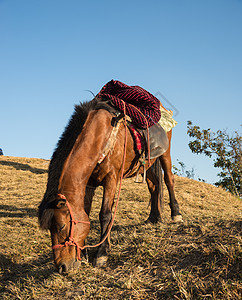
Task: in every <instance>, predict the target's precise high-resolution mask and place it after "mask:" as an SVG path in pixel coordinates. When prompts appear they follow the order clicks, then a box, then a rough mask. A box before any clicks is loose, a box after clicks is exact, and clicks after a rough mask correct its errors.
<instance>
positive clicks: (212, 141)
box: [187, 121, 242, 197]
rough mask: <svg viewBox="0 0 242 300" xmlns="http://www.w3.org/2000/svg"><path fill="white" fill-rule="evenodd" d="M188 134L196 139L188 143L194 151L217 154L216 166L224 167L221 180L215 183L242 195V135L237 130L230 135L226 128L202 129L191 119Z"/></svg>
mask: <svg viewBox="0 0 242 300" xmlns="http://www.w3.org/2000/svg"><path fill="white" fill-rule="evenodd" d="M187 134H188V135H189V137H191V138H193V139H194V140H193V141H190V142H189V144H188V145H189V147H190V149H191V150H192V152H193V153H196V154H205V155H206V156H208V157H212V155H214V156H215V158H214V167H216V168H221V169H222V171H221V172H220V173H218V176H219V177H220V180H219V181H218V182H216V183H215V185H217V186H222V187H223V188H225V189H226V190H228V191H230V192H231V193H233V194H235V195H237V196H239V197H241V195H242V193H241V168H242V149H241V143H242V137H241V135H240V134H239V133H238V132H237V131H235V132H234V133H233V134H232V135H229V133H228V132H227V131H226V130H223V131H222V130H218V131H217V132H212V131H211V129H210V128H209V129H204V130H200V127H199V126H193V124H192V122H191V121H188V122H187Z"/></svg>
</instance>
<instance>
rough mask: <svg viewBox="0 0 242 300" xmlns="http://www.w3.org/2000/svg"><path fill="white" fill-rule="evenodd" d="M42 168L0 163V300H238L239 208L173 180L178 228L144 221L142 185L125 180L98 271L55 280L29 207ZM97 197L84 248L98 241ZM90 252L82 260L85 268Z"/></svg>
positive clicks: (40, 185)
mask: <svg viewBox="0 0 242 300" xmlns="http://www.w3.org/2000/svg"><path fill="white" fill-rule="evenodd" d="M48 163H49V162H48V161H46V160H41V159H29V158H16V157H4V156H2V157H0V178H1V179H0V180H1V181H0V218H1V222H0V241H1V242H0V295H1V298H2V299H239V298H240V297H241V286H240V284H239V280H240V279H241V278H239V276H240V269H239V261H240V259H241V248H240V242H241V236H240V232H241V215H240V214H241V207H242V205H241V201H240V200H239V199H236V198H235V197H233V196H232V195H230V194H228V193H227V192H225V191H223V190H222V189H220V188H216V187H214V186H212V185H208V184H206V183H201V182H197V181H194V180H190V179H187V178H180V177H176V195H177V200H178V202H179V204H180V207H181V212H182V215H183V219H184V222H183V223H182V224H173V223H172V222H171V219H170V210H169V206H168V195H167V191H166V189H165V194H164V200H165V208H164V213H163V219H162V222H161V223H160V224H157V225H149V224H145V223H144V221H145V220H146V219H147V217H148V213H149V207H148V204H149V193H148V190H147V188H146V185H141V184H134V180H133V179H128V180H125V181H124V183H123V187H122V193H121V199H120V205H119V208H118V213H117V217H116V220H115V223H114V224H115V225H114V227H113V230H112V235H111V242H112V249H111V253H110V257H109V261H108V266H107V267H106V268H105V269H97V268H94V267H93V266H92V264H91V263H90V262H89V263H87V262H86V261H83V262H82V266H81V268H80V269H79V270H78V271H75V272H74V271H73V272H72V273H70V274H68V275H67V276H61V275H59V274H57V273H56V272H55V269H54V265H53V261H52V256H51V248H50V246H51V244H50V237H49V233H47V232H43V231H40V230H39V227H38V223H37V217H36V215H37V207H38V204H39V202H40V201H41V199H42V196H43V194H44V191H45V185H46V180H47V168H48ZM100 202H101V189H98V190H97V192H96V195H95V198H94V206H93V209H92V214H91V223H92V230H91V232H90V234H89V238H88V242H89V243H95V242H96V241H98V239H99V223H98V213H99V207H100ZM92 257H93V252H91V251H90V252H89V258H90V261H91V260H92Z"/></svg>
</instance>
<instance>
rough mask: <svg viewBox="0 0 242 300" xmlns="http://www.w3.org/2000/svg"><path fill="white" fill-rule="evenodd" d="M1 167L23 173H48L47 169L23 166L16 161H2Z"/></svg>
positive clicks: (0, 162)
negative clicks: (11, 168) (7, 167)
mask: <svg viewBox="0 0 242 300" xmlns="http://www.w3.org/2000/svg"><path fill="white" fill-rule="evenodd" d="M0 165H2V166H10V167H14V168H15V169H16V170H21V171H30V172H32V173H34V174H45V173H47V172H48V171H47V170H46V169H39V168H33V167H31V166H30V165H28V164H22V163H18V162H14V161H0Z"/></svg>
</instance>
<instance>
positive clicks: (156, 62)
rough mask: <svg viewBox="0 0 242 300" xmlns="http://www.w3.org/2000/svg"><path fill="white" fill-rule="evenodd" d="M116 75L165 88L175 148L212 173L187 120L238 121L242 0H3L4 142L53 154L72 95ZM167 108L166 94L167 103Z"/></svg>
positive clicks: (32, 153) (10, 149)
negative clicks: (193, 144)
mask: <svg viewBox="0 0 242 300" xmlns="http://www.w3.org/2000/svg"><path fill="white" fill-rule="evenodd" d="M111 79H117V80H120V81H123V82H124V83H126V84H129V85H140V86H142V87H143V88H145V89H147V90H148V91H149V92H151V93H153V94H154V95H159V92H160V93H162V94H163V95H164V96H165V97H166V98H167V99H168V100H169V102H170V103H172V105H173V106H174V107H175V108H176V109H177V110H178V111H179V113H178V115H177V116H176V117H175V118H176V120H177V121H178V125H177V127H176V128H175V129H174V132H173V142H172V145H173V146H172V157H173V162H174V163H175V164H176V160H177V159H179V160H180V161H182V162H184V163H185V165H186V166H187V169H191V168H194V169H195V174H196V175H197V176H200V177H201V178H203V179H205V180H206V181H208V182H214V181H216V174H217V173H218V171H219V170H218V169H215V168H213V164H212V160H211V159H209V158H206V157H203V156H197V155H194V154H192V153H191V151H190V149H189V148H188V142H189V138H188V136H187V134H186V123H187V121H188V120H192V121H193V123H194V124H196V125H199V126H201V128H211V129H212V130H213V131H216V130H218V129H226V128H227V129H228V131H229V132H232V131H234V130H239V127H240V124H241V108H242V107H241V106H242V104H241V103H242V101H241V100H242V1H241V0H201V1H200V0H159V1H158V0H150V1H144V0H139V1H136V0H130V1H126V0H122V1H105V0H103V1H97V0H96V1H81V0H79V1H77V0H70V1H62V0H49V1H47V0H41V1H40V0H39V1H37V0H29V1H27V0H21V1H19V0H0V124H1V130H0V147H1V148H2V149H3V151H4V154H5V155H9V156H23V157H37V158H46V159H48V158H50V157H51V154H52V152H53V149H54V147H55V144H56V142H57V140H58V138H59V136H60V135H61V133H62V131H63V128H64V126H65V125H66V124H67V122H68V119H69V117H70V116H71V114H72V112H73V106H74V104H77V103H79V102H80V101H84V100H91V98H92V96H91V95H90V93H88V92H87V91H86V90H91V91H92V92H93V93H94V94H96V93H98V92H99V90H100V89H101V88H102V86H103V85H104V84H105V83H106V82H108V81H109V80H111ZM163 104H164V105H165V106H166V107H168V108H169V105H168V103H165V102H164V103H163Z"/></svg>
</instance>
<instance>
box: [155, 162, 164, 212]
mask: <svg viewBox="0 0 242 300" xmlns="http://www.w3.org/2000/svg"><path fill="white" fill-rule="evenodd" d="M152 168H153V172H154V173H155V175H156V176H157V180H158V187H159V190H158V201H159V202H160V209H161V212H162V211H163V209H164V201H163V174H162V166H161V162H160V159H159V158H157V159H156V161H155V162H154V164H153V165H152Z"/></svg>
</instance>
